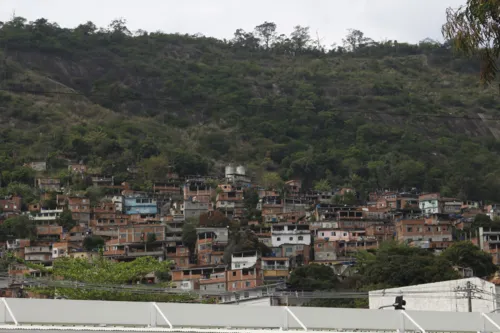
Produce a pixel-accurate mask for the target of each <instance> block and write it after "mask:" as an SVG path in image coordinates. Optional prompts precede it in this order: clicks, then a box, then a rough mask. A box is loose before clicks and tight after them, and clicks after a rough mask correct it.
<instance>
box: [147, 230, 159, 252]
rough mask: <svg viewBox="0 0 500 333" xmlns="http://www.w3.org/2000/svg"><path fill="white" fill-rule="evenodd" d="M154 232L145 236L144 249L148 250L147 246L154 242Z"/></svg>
mask: <svg viewBox="0 0 500 333" xmlns="http://www.w3.org/2000/svg"><path fill="white" fill-rule="evenodd" d="M156 240H157V239H156V234H155V233H148V236H147V238H146V242H145V244H144V247H145V250H146V251H147V250H148V246H150V245H152V244H154V243H155V242H156Z"/></svg>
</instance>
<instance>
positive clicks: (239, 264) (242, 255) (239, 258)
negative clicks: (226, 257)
mask: <svg viewBox="0 0 500 333" xmlns="http://www.w3.org/2000/svg"><path fill="white" fill-rule="evenodd" d="M258 259H259V257H258V254H257V252H254V251H248V252H236V253H233V254H232V255H231V269H232V270H234V269H241V268H249V267H253V266H254V265H255V264H256V263H257V260H258Z"/></svg>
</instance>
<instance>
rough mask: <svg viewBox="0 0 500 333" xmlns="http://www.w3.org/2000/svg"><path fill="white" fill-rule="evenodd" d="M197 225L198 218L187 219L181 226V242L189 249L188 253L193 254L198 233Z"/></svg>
mask: <svg viewBox="0 0 500 333" xmlns="http://www.w3.org/2000/svg"><path fill="white" fill-rule="evenodd" d="M198 225H199V220H198V219H194V220H193V219H191V220H190V219H188V220H186V221H185V222H184V224H183V226H182V243H183V244H184V246H186V247H187V248H188V249H189V253H190V254H191V255H194V253H195V247H196V241H197V240H198V234H197V232H196V227H197V226H198Z"/></svg>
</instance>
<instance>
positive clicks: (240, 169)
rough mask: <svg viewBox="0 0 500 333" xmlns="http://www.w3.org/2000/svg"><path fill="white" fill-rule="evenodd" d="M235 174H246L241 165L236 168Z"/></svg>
mask: <svg viewBox="0 0 500 333" xmlns="http://www.w3.org/2000/svg"><path fill="white" fill-rule="evenodd" d="M236 173H237V174H238V175H245V173H246V170H245V167H244V166H243V165H239V166H238V167H237V168H236Z"/></svg>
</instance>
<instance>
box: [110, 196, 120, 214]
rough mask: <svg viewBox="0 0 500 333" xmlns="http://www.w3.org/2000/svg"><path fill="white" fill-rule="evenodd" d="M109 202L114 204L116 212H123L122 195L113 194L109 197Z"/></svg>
mask: <svg viewBox="0 0 500 333" xmlns="http://www.w3.org/2000/svg"><path fill="white" fill-rule="evenodd" d="M111 202H113V203H114V204H115V210H116V211H117V212H120V213H121V212H123V197H122V196H121V195H115V196H113V197H112V198H111Z"/></svg>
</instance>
